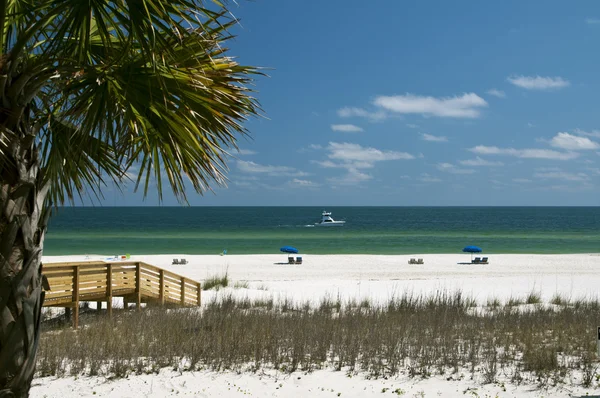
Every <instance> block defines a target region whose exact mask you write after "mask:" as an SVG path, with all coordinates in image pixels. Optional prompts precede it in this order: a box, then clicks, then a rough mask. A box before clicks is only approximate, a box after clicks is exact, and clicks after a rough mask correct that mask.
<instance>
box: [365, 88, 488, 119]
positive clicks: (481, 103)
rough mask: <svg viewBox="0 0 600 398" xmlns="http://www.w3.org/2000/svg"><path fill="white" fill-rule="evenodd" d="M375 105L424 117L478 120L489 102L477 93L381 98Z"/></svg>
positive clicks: (407, 95)
mask: <svg viewBox="0 0 600 398" xmlns="http://www.w3.org/2000/svg"><path fill="white" fill-rule="evenodd" d="M374 104H375V105H377V106H379V107H381V108H384V109H386V110H388V111H391V112H397V113H416V114H422V115H424V116H438V117H456V118H476V117H479V115H480V109H479V108H483V107H486V106H487V105H488V104H487V102H486V101H485V100H484V99H483V98H481V97H480V96H478V95H477V94H475V93H466V94H463V95H462V96H460V97H459V96H454V97H441V98H435V97H425V96H420V95H413V94H406V95H395V96H379V97H377V98H375V101H374Z"/></svg>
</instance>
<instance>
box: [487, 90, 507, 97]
mask: <svg viewBox="0 0 600 398" xmlns="http://www.w3.org/2000/svg"><path fill="white" fill-rule="evenodd" d="M486 93H488V94H489V95H493V96H494V97H498V98H506V93H505V92H504V91H502V90H497V89H495V88H493V89H491V90H488V91H486Z"/></svg>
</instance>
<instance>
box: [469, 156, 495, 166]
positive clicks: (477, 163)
mask: <svg viewBox="0 0 600 398" xmlns="http://www.w3.org/2000/svg"><path fill="white" fill-rule="evenodd" d="M459 163H460V164H462V165H463V166H474V167H480V166H490V167H494V166H504V163H502V162H492V161H489V160H485V159H482V158H480V157H479V156H477V157H475V159H468V160H461V161H459Z"/></svg>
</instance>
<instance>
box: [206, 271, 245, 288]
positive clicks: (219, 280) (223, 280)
mask: <svg viewBox="0 0 600 398" xmlns="http://www.w3.org/2000/svg"><path fill="white" fill-rule="evenodd" d="M227 286H229V275H228V274H227V273H225V275H214V276H211V277H209V278H207V279H206V280H205V281H204V283H202V290H210V289H215V290H219V289H220V288H222V287H227ZM234 287H240V288H241V287H244V286H243V285H239V282H236V284H235V286H234ZM246 287H247V286H246Z"/></svg>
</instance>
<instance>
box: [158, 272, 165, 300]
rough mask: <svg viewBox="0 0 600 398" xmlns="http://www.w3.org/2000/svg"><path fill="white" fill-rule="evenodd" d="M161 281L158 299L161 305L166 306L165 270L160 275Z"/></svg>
mask: <svg viewBox="0 0 600 398" xmlns="http://www.w3.org/2000/svg"><path fill="white" fill-rule="evenodd" d="M158 280H159V282H158V283H159V293H158V299H159V300H160V305H161V306H164V305H165V270H163V269H161V270H160V271H159V273H158Z"/></svg>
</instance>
